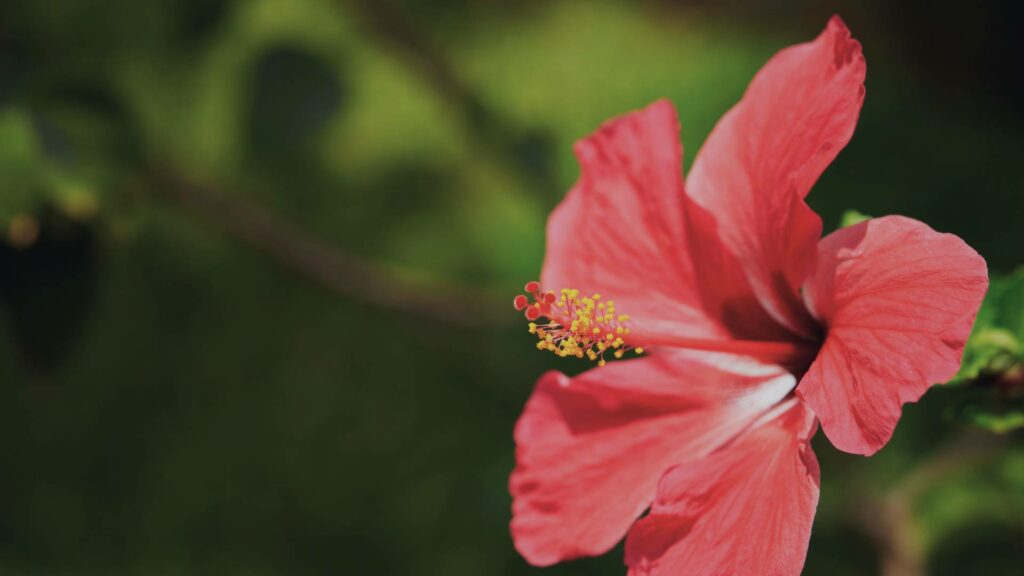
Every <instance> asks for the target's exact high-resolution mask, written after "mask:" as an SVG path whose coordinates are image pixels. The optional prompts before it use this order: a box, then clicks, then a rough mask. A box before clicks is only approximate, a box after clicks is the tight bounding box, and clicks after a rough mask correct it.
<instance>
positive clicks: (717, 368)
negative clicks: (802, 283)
mask: <svg viewBox="0 0 1024 576" xmlns="http://www.w3.org/2000/svg"><path fill="white" fill-rule="evenodd" d="M794 384H795V380H794V378H793V376H792V375H790V374H788V373H786V372H785V371H783V370H782V369H780V368H778V367H775V366H772V365H768V364H760V363H757V362H755V361H752V360H749V359H744V358H741V357H738V356H731V355H726V354H717V353H702V354H698V353H694V352H678V351H677V352H666V353H665V354H659V355H654V356H650V357H646V358H640V359H636V360H629V361H626V362H614V363H612V364H609V365H608V366H605V367H602V368H596V369H593V370H590V371H588V372H585V373H583V374H582V375H580V376H578V377H575V378H572V379H570V378H568V377H566V376H565V375H563V374H561V373H558V372H549V373H548V374H546V375H544V376H543V377H542V378H541V379H540V380H539V381H538V383H537V388H536V390H535V391H534V393H533V395H532V396H531V397H530V400H529V402H528V403H527V405H526V409H525V411H524V412H523V415H522V417H521V418H520V420H519V422H518V423H517V425H516V430H515V439H516V447H517V448H516V461H517V466H516V470H515V471H514V472H513V473H512V477H511V479H510V482H509V486H510V490H511V493H512V496H513V499H514V500H513V504H512V511H513V519H512V536H513V539H514V540H515V545H516V548H517V549H518V550H519V552H520V553H521V554H522V555H523V557H524V558H526V559H527V560H528V561H529V562H530V563H532V564H535V565H539V566H544V565H550V564H554V563H555V562H558V561H560V560H565V559H569V558H574V557H578V556H589V555H597V554H602V553H604V552H606V551H607V550H608V549H610V548H611V547H612V546H614V545H615V544H616V542H618V541H619V540H621V539H622V537H623V536H624V535H625V534H626V532H627V531H628V529H629V527H630V525H631V524H632V523H633V522H634V520H636V518H637V517H638V516H639V515H640V514H641V513H642V512H643V511H644V509H645V508H646V507H647V506H648V505H649V504H650V502H651V500H652V499H653V497H654V493H655V489H656V487H657V483H658V479H659V478H661V476H662V475H663V474H664V472H665V471H666V470H668V468H669V467H670V466H672V465H675V464H678V463H681V462H682V463H687V462H695V461H697V460H698V459H700V458H702V457H704V456H705V455H707V454H708V453H710V452H712V451H713V450H715V449H716V448H718V447H719V446H721V445H722V444H723V443H725V442H728V441H729V440H730V439H731V438H732V437H733V436H734V435H735V434H737V433H738V432H740V431H741V430H742V429H743V428H745V427H746V426H748V425H749V424H750V423H751V422H752V421H753V420H754V419H755V418H756V417H757V416H758V415H760V414H763V413H764V412H765V411H766V410H768V409H769V408H770V407H771V406H772V405H774V404H775V403H777V402H778V401H779V400H781V399H782V398H783V397H784V396H785V395H786V394H787V393H788V392H789V391H790V390H791V389H792V387H793V385H794Z"/></svg>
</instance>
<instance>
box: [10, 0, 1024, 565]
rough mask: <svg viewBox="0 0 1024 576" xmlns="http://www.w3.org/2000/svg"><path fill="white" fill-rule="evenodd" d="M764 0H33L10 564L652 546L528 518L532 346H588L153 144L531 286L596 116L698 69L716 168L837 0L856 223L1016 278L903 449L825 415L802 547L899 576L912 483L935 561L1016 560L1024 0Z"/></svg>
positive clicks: (692, 112) (16, 295)
mask: <svg viewBox="0 0 1024 576" xmlns="http://www.w3.org/2000/svg"><path fill="white" fill-rule="evenodd" d="M769 4H771V3H759V2H742V1H739V0H730V1H729V2H725V3H720V4H719V3H708V2H704V3H700V2H698V3H683V2H669V1H646V2H640V3H634V2H626V1H611V0H608V1H605V0H601V1H583V0H567V1H556V2H541V1H527V2H518V3H514V4H504V3H496V2H490V1H486V0H460V1H456V2H451V3H445V5H443V6H441V5H438V3H434V2H427V1H425V0H402V1H400V2H394V3H390V2H369V1H355V0H353V1H351V2H341V1H328V0H251V1H235V2H208V1H206V0H183V1H176V2H172V1H161V2H148V3H136V2H129V1H127V0H47V1H45V2H29V1H17V2H9V3H4V5H3V6H2V7H0V186H2V191H0V230H2V231H3V232H4V234H3V235H4V237H5V239H4V242H2V243H0V298H2V302H3V311H4V314H3V323H2V324H3V328H4V329H3V330H0V381H2V382H3V383H4V384H3V386H0V396H2V397H0V427H2V428H0V431H2V433H0V454H2V461H3V462H5V463H6V466H5V469H4V473H3V474H2V475H0V491H2V493H3V494H4V495H5V498H4V500H3V505H2V506H0V573H4V574H38V573H67V574H112V573H113V574H118V573H124V574H173V573H189V574H268V575H269V574H325V573H326V574H398V575H400V574H409V575H417V576H422V575H431V574H438V575H440V574H444V575H455V574H467V575H477V574H541V573H545V574H552V575H555V574H559V575H571V574H588V575H593V574H622V573H623V572H624V568H623V567H622V556H621V549H618V550H615V551H612V552H611V553H609V554H608V555H606V556H605V557H602V558H598V559H588V560H581V561H578V562H573V563H568V564H565V565H561V566H558V567H555V568H550V569H546V570H537V569H533V568H530V567H529V566H527V565H526V564H525V563H524V562H523V561H522V560H521V559H520V558H519V557H518V556H517V555H516V553H515V552H514V550H513V549H512V546H511V542H510V539H509V537H508V530H507V523H508V520H509V515H510V510H509V504H510V502H509V498H508V496H507V489H506V485H507V475H508V472H509V471H510V470H511V467H512V463H513V446H512V440H511V431H512V426H513V424H514V422H515V418H516V416H517V415H518V412H519V410H520V409H521V407H522V404H523V402H524V400H525V399H526V397H527V395H528V394H529V392H530V389H531V385H532V379H533V378H534V377H535V376H537V375H539V374H541V373H542V372H543V371H544V370H545V369H547V368H552V367H556V368H560V369H566V368H567V367H568V368H569V369H575V368H577V367H576V366H575V365H566V364H564V363H557V361H556V360H553V359H551V358H549V357H548V356H547V355H541V354H536V353H535V352H534V351H532V346H531V345H530V343H529V340H528V339H527V338H526V335H525V333H524V332H525V327H523V326H519V325H517V324H515V315H514V314H513V313H512V312H511V309H510V307H508V303H506V302H504V300H502V310H504V309H506V308H507V309H508V310H509V319H510V324H507V325H506V324H500V323H499V324H497V325H494V324H488V323H482V322H477V323H475V324H474V322H473V319H472V318H470V319H468V322H451V323H448V322H443V321H438V320H435V319H426V318H424V317H422V316H420V315H416V314H407V313H405V312H399V311H396V310H391V309H389V308H387V307H380V306H375V305H373V304H371V303H368V302H367V300H371V299H372V298H367V297H366V294H364V295H363V296H364V297H362V298H357V297H353V296H352V295H351V294H349V295H339V294H335V293H333V292H331V291H329V290H325V289H323V288H321V287H320V286H318V285H316V284H314V283H312V282H309V280H308V279H307V278H305V277H303V276H302V275H300V274H296V273H294V271H292V270H291V269H289V268H288V267H286V266H281V265H280V262H279V261H277V260H274V259H273V258H268V257H267V254H265V253H264V252H266V250H262V251H261V250H257V249H254V247H253V246H252V245H251V243H246V242H238V241H237V238H238V234H234V235H233V234H232V233H231V231H230V230H231V223H230V222H231V221H230V220H229V219H228V218H227V217H225V216H224V215H223V214H222V215H220V216H218V215H214V216H213V217H211V215H210V214H201V213H197V212H196V211H194V210H193V209H192V208H189V207H188V206H183V205H181V204H179V203H177V202H175V200H174V198H173V197H171V198H168V197H167V196H166V195H162V194H160V193H158V189H159V186H158V183H157V182H155V181H154V177H153V169H154V167H158V168H160V169H164V170H170V171H172V172H175V173H177V174H180V175H183V176H184V177H186V178H188V179H195V180H198V181H201V182H206V183H210V184H211V185H212V186H214V187H215V188H217V189H218V190H220V192H222V193H223V194H224V195H225V196H227V197H228V198H233V199H235V200H237V201H239V202H241V203H243V205H245V204H246V203H251V204H255V205H257V206H263V207H266V208H267V209H268V210H270V211H271V213H272V214H274V215H275V216H276V217H278V218H280V219H281V221H283V222H287V223H290V224H291V225H293V226H294V228H295V229H296V230H299V231H302V233H308V234H311V235H313V236H314V237H317V238H321V239H323V240H325V241H326V242H329V243H330V245H331V246H334V247H336V248H337V249H338V250H339V251H341V252H343V253H346V254H351V255H355V256H358V257H361V258H365V259H368V260H370V261H372V262H379V263H384V264H386V265H388V266H395V267H400V268H401V269H403V270H405V271H406V272H410V273H411V274H413V275H415V274H416V273H418V272H429V273H433V274H437V275H440V276H443V277H445V278H449V279H452V280H455V281H457V282H459V283H462V284H464V285H469V286H471V287H475V289H477V290H479V291H481V292H487V291H496V292H498V293H501V294H509V295H511V294H514V293H516V292H517V290H518V288H519V287H520V286H521V284H522V283H523V281H524V280H529V279H532V278H533V277H535V276H536V275H537V273H538V270H539V266H540V262H541V259H542V257H543V246H544V245H543V243H544V235H543V233H544V223H545V218H546V214H547V213H548V211H549V210H550V209H551V208H552V207H553V206H554V205H555V204H556V203H557V202H558V200H559V199H560V198H561V196H562V195H563V194H564V191H565V190H566V189H567V188H568V187H569V186H570V185H571V184H572V182H573V180H574V179H575V177H576V175H577V173H578V170H577V167H576V164H575V161H574V159H573V156H572V143H573V141H574V140H576V139H577V138H579V137H581V136H582V135H584V134H586V133H588V132H590V131H591V130H593V129H594V128H595V127H596V126H598V125H599V124H600V123H601V122H602V121H604V120H606V119H608V118H611V117H613V116H616V115H619V114H621V113H623V112H625V111H628V110H630V109H634V108H638V107H640V106H643V105H645V104H647V103H649V102H650V101H652V100H654V99H656V98H659V97H663V96H667V97H669V98H671V99H672V100H673V102H675V104H676V105H677V107H678V109H679V113H680V118H681V122H682V125H683V136H682V137H683V142H684V146H685V156H686V159H687V162H688V161H689V160H690V159H692V158H693V155H694V153H695V152H696V151H697V150H698V149H699V146H700V143H701V142H702V141H703V139H704V138H705V137H706V135H707V133H708V132H709V131H710V130H711V129H712V127H713V126H714V123H715V121H716V120H717V119H718V117H720V116H721V114H722V113H723V112H724V111H725V110H727V109H728V107H729V106H730V105H731V104H732V103H734V102H735V101H736V100H737V99H738V98H739V97H740V95H741V94H742V92H743V89H744V87H745V85H746V83H747V82H748V81H749V80H750V78H751V77H752V75H753V74H754V72H756V70H757V69H758V68H759V67H760V65H761V64H762V63H763V62H764V61H765V60H766V59H767V58H768V57H770V55H771V54H772V53H773V52H774V51H776V50H777V49H779V48H781V47H783V46H786V45H789V44H792V43H795V42H798V41H802V40H805V39H808V38H810V37H812V36H813V35H815V34H816V33H817V32H818V31H819V30H820V28H821V27H822V26H823V25H824V23H825V21H826V20H827V18H828V16H829V15H830V14H831V13H832V12H834V11H839V12H841V13H842V14H843V16H844V17H845V18H846V20H847V22H848V23H849V24H850V25H851V27H852V28H853V30H854V33H855V34H856V35H857V36H858V37H859V38H860V39H861V40H862V42H863V43H864V46H865V53H866V56H867V59H868V63H869V73H868V96H867V100H866V103H865V107H864V110H863V112H862V117H861V122H860V126H859V128H858V131H857V133H856V135H855V136H854V139H853V141H852V142H851V143H850V145H849V146H848V147H847V149H846V150H845V151H844V152H843V153H842V154H841V155H840V156H839V159H838V160H837V162H836V163H835V164H834V166H832V167H830V169H829V170H828V171H827V172H826V174H825V175H824V177H823V178H822V179H821V181H820V183H819V184H818V185H817V187H816V189H815V191H814V193H813V194H812V195H811V197H810V202H811V203H812V205H813V206H814V208H815V209H816V210H818V211H819V212H820V213H821V214H822V215H823V217H824V218H825V221H826V223H827V225H831V226H834V225H840V224H843V225H845V224H847V223H848V220H847V219H845V218H843V219H842V220H841V218H840V215H841V214H842V213H843V211H844V210H846V209H848V208H850V207H857V208H859V209H862V210H864V211H865V212H866V213H869V214H874V215H884V214H891V213H899V214H905V215H908V216H912V217H916V218H920V219H922V220H924V221H926V222H928V223H929V224H930V225H932V226H933V227H935V228H936V229H938V230H943V231H949V232H953V233H956V234H958V235H960V236H961V237H963V238H964V239H966V240H967V241H968V243H970V244H971V245H972V246H974V247H975V248H977V249H978V250H979V251H980V252H981V253H982V254H983V255H984V256H985V257H986V259H987V260H988V262H989V263H990V266H991V268H992V269H993V272H994V277H993V290H992V294H991V296H990V298H989V300H988V301H987V302H986V306H985V310H984V312H983V314H982V315H981V317H980V319H979V321H978V325H977V326H976V329H975V334H974V336H973V337H972V341H971V345H970V347H969V349H968V353H967V357H966V361H965V365H964V370H963V372H962V374H961V376H962V377H961V378H960V379H959V381H958V382H957V383H955V384H954V385H951V386H947V387H939V388H936V389H935V390H933V391H932V392H931V393H929V394H928V395H927V396H926V397H925V398H924V399H923V401H922V402H921V403H920V404H917V405H914V406H908V407H907V408H906V410H905V417H904V419H903V421H902V422H901V424H900V427H899V428H898V429H897V433H896V436H895V438H894V439H893V441H892V443H891V444H890V445H889V446H887V447H886V449H885V450H883V451H882V452H881V453H879V454H878V455H877V456H875V457H874V458H872V459H870V460H865V459H862V458H857V457H853V456H849V455H845V454H841V453H838V452H836V451H835V450H834V449H832V448H831V447H830V446H829V445H828V443H827V442H826V441H825V440H824V438H823V437H822V435H819V437H818V438H816V440H815V450H816V452H817V453H818V455H819V458H820V460H821V462H822V470H823V479H822V501H821V504H820V509H819V515H818V520H817V523H816V525H815V529H814V535H813V538H812V543H811V551H810V555H809V558H808V562H807V568H806V570H805V572H806V573H807V574H812V575H813V574H821V575H824V574H828V575H846V574H849V575H853V574H878V573H881V571H882V570H883V569H884V568H883V567H884V566H885V565H886V557H887V554H889V551H888V550H887V546H888V544H887V538H888V536H889V535H891V534H890V533H889V532H887V531H886V530H888V528H886V522H887V520H884V515H883V516H871V515H870V514H868V515H865V510H871V509H873V508H872V506H876V505H877V506H881V507H882V509H883V510H888V509H890V508H892V502H891V501H890V500H892V499H893V498H895V497H894V496H892V495H896V496H898V497H899V498H898V499H896V500H893V501H895V502H898V503H899V505H900V506H903V507H905V508H906V509H907V510H908V513H907V514H906V517H905V518H904V520H905V521H904V522H903V524H900V526H899V529H901V530H906V531H908V532H909V533H910V540H911V541H912V542H915V543H916V544H917V545H918V546H919V547H920V552H921V559H920V560H921V562H922V563H923V566H924V567H925V569H926V570H927V571H928V572H929V573H934V574H965V573H979V574H992V575H1000V574H1016V573H1018V572H1019V566H1020V565H1021V564H1022V563H1024V551H1022V549H1021V547H1022V546H1021V542H1022V541H1024V501H1022V500H1021V497H1020V496H1021V494H1024V453H1022V448H1021V444H1020V438H1021V437H1020V431H1012V430H1011V429H1012V428H1015V427H1016V426H1018V424H1017V422H1019V420H1015V419H1014V418H1016V417H1015V416H1013V414H1020V412H1019V411H1018V407H1019V402H1020V395H1021V387H1022V385H1021V383H1020V382H1019V378H1020V377H1019V376H1017V378H1018V380H1014V379H1013V378H1014V373H1013V372H1012V370H1011V368H1012V367H1013V366H1018V367H1019V365H1020V361H1021V357H1020V354H1021V349H1022V348H1021V343H1022V342H1024V273H1021V272H1017V273H1016V274H1014V275H1006V274H1005V273H1006V272H1007V271H1009V270H1012V269H1013V268H1014V267H1016V266H1017V265H1019V264H1020V262H1021V246H1024V227H1022V226H1021V225H1020V219H1021V217H1022V215H1024V194H1022V191H1021V183H1020V178H1019V173H1018V172H1019V171H1018V170H1017V168H1016V167H1017V163H1018V158H1019V157H1020V155H1021V154H1022V153H1024V136H1022V135H1024V130H1022V128H1024V118H1022V116H1021V114H1020V110H1019V106H1017V103H1018V102H1019V98H1020V97H1022V96H1024V89H1022V88H1021V86H1020V85H1019V84H1017V83H1016V82H1017V80H1014V79H1013V78H1009V76H1010V75H1011V74H1010V72H1009V71H1010V70H1019V69H1020V67H1019V64H1020V62H1019V60H1014V58H1016V56H1015V55H1016V54H1018V53H1019V52H1015V51H1014V50H1013V48H1014V46H1016V47H1017V48H1018V49H1019V46H1020V44H1019V42H1020V35H1019V34H1017V33H1016V31H1015V30H1012V27H1011V26H1010V23H1013V22H1019V19H1015V18H1014V17H1013V16H1014V15H1015V14H1016V12H1014V10H1017V8H1014V4H1013V3H1009V2H1003V3H999V2H994V3H992V4H990V5H989V4H985V5H977V6H974V5H970V6H969V5H966V4H965V5H963V6H961V7H960V9H958V10H957V11H946V10H944V9H941V8H939V7H935V6H931V5H928V6H924V5H920V6H918V5H916V4H915V3H885V2H875V3H856V4H853V3H851V4H849V5H844V6H838V7H837V6H831V5H825V4H822V3H815V2H803V3H796V4H794V5H792V6H789V7H786V8H781V7H772V6H769ZM893 4H899V7H894V5H893ZM948 37H952V38H955V39H956V42H953V41H949V42H947V41H946V38H948ZM1014 42H1016V43H1017V44H1016V45H1014V44H1013V43H1014ZM1007 43H1009V44H1010V45H1009V46H1006V45H1004V44H1007ZM947 44H948V45H955V46H956V49H955V50H953V49H952V48H950V46H947ZM951 50H953V51H952V52H951ZM950 62H953V63H956V62H961V63H964V62H966V63H970V65H962V66H953V65H950V64H949V63H950ZM976 63H985V65H984V66H983V65H976ZM232 238H235V239H232ZM371 296H372V294H371ZM468 310H469V308H468V307H467V308H466V309H462V308H459V307H456V308H455V309H453V310H451V311H450V315H451V316H453V317H459V316H461V315H464V314H468V312H467V311H468ZM497 315H500V313H498V314H497ZM456 319H458V320H467V319H465V318H453V320H456ZM467 324H468V325H467ZM1018 374H1019V373H1018ZM1015 403H1016V404H1015ZM975 425H980V426H981V427H982V428H988V429H994V430H998V431H1001V432H1004V434H1001V435H1000V434H991V433H989V432H987V431H984V430H981V431H979V430H976V429H975V428H977V426H975ZM977 434H980V435H981V436H980V437H979V436H976V435H977ZM965 435H966V437H967V438H968V439H970V440H971V443H970V444H968V448H969V449H967V450H964V449H962V448H961V447H960V446H961V444H962V440H961V439H962V437H964V436H965ZM978 438H980V440H979V439H978ZM978 446H980V448H978ZM950 454H952V456H950ZM934 470H938V472H929V471H934ZM922 471H924V472H922ZM886 506H889V508H886ZM865 516H866V517H865Z"/></svg>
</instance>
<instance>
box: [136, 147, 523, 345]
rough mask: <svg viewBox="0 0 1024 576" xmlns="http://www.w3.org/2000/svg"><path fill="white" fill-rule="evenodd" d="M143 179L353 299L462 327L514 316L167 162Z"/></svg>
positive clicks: (475, 294)
mask: <svg viewBox="0 0 1024 576" xmlns="http://www.w3.org/2000/svg"><path fill="white" fill-rule="evenodd" d="M146 182H147V184H148V187H149V188H150V189H151V191H152V192H154V193H156V194H157V195H159V196H160V197H162V198H164V199H166V200H168V201H170V202H173V203H174V204H176V205H178V206H180V207H181V208H183V209H185V210H187V211H189V212H193V213H195V214H197V215H199V216H201V217H203V218H204V219H205V220H206V221H207V222H208V223H209V224H211V225H212V226H214V227H215V228H217V229H218V230H219V231H220V232H222V233H223V234H224V235H226V236H228V237H231V238H233V239H235V240H237V241H240V242H242V243H244V244H247V245H249V246H252V247H253V248H256V249H257V250H259V251H260V252H263V253H264V254H266V255H267V256H269V257H270V258H271V259H273V260H274V261H276V262H277V263H278V264H280V265H282V266H284V267H286V268H289V269H291V270H293V271H294V272H297V273H299V274H301V275H303V276H305V277H307V278H310V279H312V280H314V281H315V282H317V283H319V284H321V285H322V286H324V287H326V288H328V289H330V290H333V291H335V292H338V293H340V294H344V295H345V296H348V297H350V298H352V299H354V300H358V301H360V302H365V303H368V304H372V305H375V306H380V307H382V308H390V309H394V310H400V311H402V312H407V313H411V314H414V315H417V316H421V317H424V318H428V319H431V320H440V321H443V322H446V323H450V324H458V325H465V326H479V325H496V324H501V323H503V322H507V321H510V320H511V319H512V318H513V317H514V316H515V315H514V314H511V311H510V310H509V307H510V304H509V302H511V300H509V301H507V302H506V301H505V299H503V298H501V297H500V296H498V295H495V294H493V293H490V292H488V291H486V290H483V289H479V288H473V287H469V286H465V285H462V284H458V283H455V282H452V281H450V280H446V279H442V278H438V277H435V276H431V275H429V274H427V273H425V272H420V271H411V270H406V269H403V268H400V267H397V266H392V265H385V264H381V263H377V262H371V261H368V260H365V259H362V258H359V257H357V256H353V255H351V254H347V253H345V252H344V251H342V250H341V249H339V248H338V247H336V246H333V245H331V244H328V243H327V242H324V241H323V240H320V239H318V238H315V237H313V236H311V235H310V234H309V233H307V232H305V231H303V230H302V229H300V228H298V227H296V226H295V225H293V224H291V223H289V222H286V221H284V220H283V219H281V218H280V217H278V216H276V215H274V214H273V213H271V212H270V211H268V210H267V209H265V208H263V207H262V206H259V205H257V204H255V203H252V202H250V201H248V200H246V199H244V198H242V197H240V196H238V195H233V194H228V193H225V192H221V191H220V190H217V189H216V188H214V187H212V186H210V185H208V184H203V183H199V182H197V181H194V180H191V179H189V178H186V177H184V176H183V175H181V174H179V173H177V172H176V171H174V170H172V169H169V168H167V167H165V166H154V167H151V168H150V169H149V170H148V173H147V175H146Z"/></svg>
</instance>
